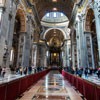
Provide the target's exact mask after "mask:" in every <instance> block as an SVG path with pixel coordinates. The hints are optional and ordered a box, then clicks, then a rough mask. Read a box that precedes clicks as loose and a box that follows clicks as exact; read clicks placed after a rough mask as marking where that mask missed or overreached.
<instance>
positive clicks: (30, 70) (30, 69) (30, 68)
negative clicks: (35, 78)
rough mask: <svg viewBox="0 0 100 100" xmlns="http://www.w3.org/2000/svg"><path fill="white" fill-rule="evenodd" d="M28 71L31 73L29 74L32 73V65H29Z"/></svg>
mask: <svg viewBox="0 0 100 100" xmlns="http://www.w3.org/2000/svg"><path fill="white" fill-rule="evenodd" d="M28 73H29V74H31V73H32V67H31V66H29V67H28Z"/></svg>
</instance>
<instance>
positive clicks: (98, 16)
mask: <svg viewBox="0 0 100 100" xmlns="http://www.w3.org/2000/svg"><path fill="white" fill-rule="evenodd" d="M93 10H94V15H95V24H96V33H97V42H98V51H99V62H98V64H99V66H100V0H94V3H93Z"/></svg>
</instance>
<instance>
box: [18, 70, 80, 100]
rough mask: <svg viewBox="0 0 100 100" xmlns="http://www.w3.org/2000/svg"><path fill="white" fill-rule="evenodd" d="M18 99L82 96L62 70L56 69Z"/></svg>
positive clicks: (54, 99)
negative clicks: (62, 73) (63, 74)
mask: <svg viewBox="0 0 100 100" xmlns="http://www.w3.org/2000/svg"><path fill="white" fill-rule="evenodd" d="M17 100H82V98H81V97H80V95H79V94H78V93H77V92H76V91H75V90H74V89H73V87H72V86H71V85H70V84H69V82H68V81H67V80H65V79H64V77H63V76H62V75H61V74H60V72H59V71H56V70H54V71H50V72H49V73H48V74H47V75H46V76H44V77H43V78H42V79H41V80H39V81H38V82H37V83H36V84H35V85H33V86H32V87H31V88H30V89H29V90H28V91H26V92H24V93H23V94H22V95H21V96H20V97H19V98H18V99H17Z"/></svg>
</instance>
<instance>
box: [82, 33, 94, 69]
mask: <svg viewBox="0 0 100 100" xmlns="http://www.w3.org/2000/svg"><path fill="white" fill-rule="evenodd" d="M84 34H85V42H84V44H86V47H85V48H86V51H85V55H86V63H87V67H92V68H94V54H93V44H92V33H91V32H84Z"/></svg>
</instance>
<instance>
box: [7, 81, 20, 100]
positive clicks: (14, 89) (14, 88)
mask: <svg viewBox="0 0 100 100" xmlns="http://www.w3.org/2000/svg"><path fill="white" fill-rule="evenodd" d="M19 87H20V79H17V80H14V81H11V82H9V83H7V90H6V100H14V99H15V98H16V97H18V95H19Z"/></svg>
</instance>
